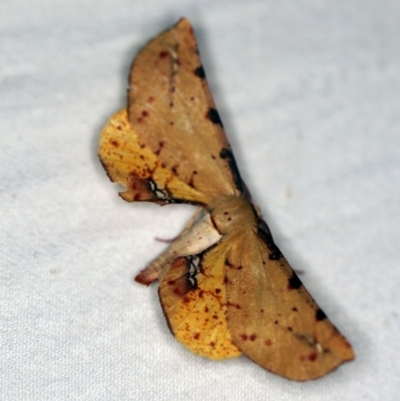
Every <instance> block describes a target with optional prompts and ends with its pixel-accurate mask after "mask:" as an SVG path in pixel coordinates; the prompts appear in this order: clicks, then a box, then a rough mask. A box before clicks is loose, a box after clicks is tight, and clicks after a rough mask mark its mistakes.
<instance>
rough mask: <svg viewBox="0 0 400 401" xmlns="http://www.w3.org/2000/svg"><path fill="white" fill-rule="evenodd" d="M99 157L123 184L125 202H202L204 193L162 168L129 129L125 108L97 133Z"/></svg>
mask: <svg viewBox="0 0 400 401" xmlns="http://www.w3.org/2000/svg"><path fill="white" fill-rule="evenodd" d="M99 157H100V160H101V162H102V164H103V166H104V168H105V170H106V171H107V173H108V175H109V177H110V178H111V180H112V181H114V182H118V183H120V184H122V185H123V186H124V187H125V191H124V192H121V193H120V195H121V197H122V198H123V199H125V200H126V201H128V202H133V201H151V202H155V203H159V204H165V203H170V202H188V203H199V204H202V203H205V201H206V198H205V197H204V195H203V194H202V193H201V192H199V191H198V190H196V189H195V188H193V187H191V186H190V185H188V184H186V183H185V182H183V181H182V180H181V179H180V178H179V177H178V176H177V175H176V174H175V173H174V172H173V171H171V170H170V169H168V168H166V167H165V166H164V165H163V163H162V162H161V161H160V160H159V158H158V157H157V155H156V154H154V153H153V152H152V151H151V150H150V149H149V148H147V147H146V146H145V145H144V144H143V143H142V142H141V141H140V140H139V137H138V135H137V133H136V132H135V131H134V130H133V129H132V127H131V125H130V123H129V121H128V115H127V111H126V110H125V109H124V110H121V111H119V112H117V113H115V114H114V115H113V116H112V117H111V118H110V120H109V121H108V123H107V124H106V126H105V127H104V128H103V131H102V132H101V136H100V144H99Z"/></svg>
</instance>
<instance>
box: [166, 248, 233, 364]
mask: <svg viewBox="0 0 400 401" xmlns="http://www.w3.org/2000/svg"><path fill="white" fill-rule="evenodd" d="M225 249H226V244H224V243H221V242H220V243H218V244H217V245H216V246H214V247H212V248H211V249H210V250H207V251H205V252H204V253H203V254H200V255H193V256H187V257H180V258H177V259H175V261H174V262H173V263H172V264H171V266H169V267H168V269H167V270H166V273H165V275H164V276H163V277H162V278H161V280H160V288H159V294H160V300H161V304H162V307H163V310H164V313H165V316H166V318H167V320H168V323H169V326H170V328H171V331H172V332H173V333H174V335H175V337H176V338H177V339H178V340H179V341H180V342H181V343H182V344H184V345H185V346H186V347H188V348H189V349H190V350H191V351H192V352H194V353H195V354H198V355H201V356H206V357H208V358H211V359H225V358H231V357H235V356H238V355H240V354H241V352H240V351H239V349H238V348H237V347H236V346H235V345H234V344H233V343H232V341H231V334H230V332H229V330H228V325H227V320H226V315H227V303H226V288H225V283H224V277H225V266H224V261H225V255H224V254H225Z"/></svg>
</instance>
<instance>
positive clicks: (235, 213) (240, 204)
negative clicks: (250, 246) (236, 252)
mask: <svg viewBox="0 0 400 401" xmlns="http://www.w3.org/2000/svg"><path fill="white" fill-rule="evenodd" d="M209 209H210V213H211V218H212V220H213V222H214V224H215V226H216V228H217V229H218V231H219V232H220V233H221V234H226V233H228V232H230V231H232V230H238V229H240V230H242V229H246V228H247V227H256V216H255V214H254V208H253V206H252V205H251V204H250V203H249V202H248V201H247V200H246V199H245V198H243V197H241V196H225V197H221V198H218V199H215V200H214V201H212V202H211V203H210V205H209Z"/></svg>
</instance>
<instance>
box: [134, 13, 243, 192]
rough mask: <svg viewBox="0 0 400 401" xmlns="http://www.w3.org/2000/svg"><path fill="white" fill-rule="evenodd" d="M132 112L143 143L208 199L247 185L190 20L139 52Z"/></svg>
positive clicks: (166, 32)
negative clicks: (219, 109)
mask: <svg viewBox="0 0 400 401" xmlns="http://www.w3.org/2000/svg"><path fill="white" fill-rule="evenodd" d="M128 114H129V121H130V123H131V126H132V128H133V130H134V131H135V132H137V134H138V136H139V138H140V140H141V141H142V142H143V144H145V145H146V147H148V148H149V149H150V150H151V151H152V152H153V153H155V154H156V155H157V156H158V158H159V160H160V161H161V163H162V164H163V165H165V166H166V168H167V169H169V170H170V171H174V172H175V173H176V175H177V176H178V177H179V179H180V180H181V181H182V182H184V183H186V184H187V185H189V186H191V187H193V188H194V189H196V190H197V191H199V192H200V193H202V194H203V195H204V196H205V197H206V198H207V199H212V198H215V197H217V196H221V195H229V194H238V193H239V192H242V191H243V188H242V182H241V179H240V176H239V172H238V170H237V167H236V163H235V160H234V158H233V155H232V152H231V150H230V145H229V143H228V140H227V138H226V135H225V132H224V130H223V127H222V123H221V120H220V118H219V115H218V112H217V110H216V108H215V104H214V101H213V99H212V96H211V93H210V90H209V88H208V85H207V82H206V80H205V74H204V69H203V67H202V63H201V60H200V56H199V52H198V49H197V43H196V38H195V36H194V32H193V28H192V26H191V25H190V23H189V21H188V20H186V19H181V20H180V21H179V22H178V23H177V24H176V25H175V26H173V27H172V28H170V29H169V30H167V31H165V32H164V33H162V34H160V35H159V36H157V37H156V38H154V39H153V40H151V41H150V42H149V43H148V44H147V45H146V46H145V47H144V48H143V49H142V50H141V51H140V52H139V54H138V56H137V57H136V59H135V60H134V62H133V65H132V69H131V75H130V90H129V107H128Z"/></svg>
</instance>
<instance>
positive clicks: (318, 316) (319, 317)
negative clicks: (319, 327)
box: [315, 308, 326, 321]
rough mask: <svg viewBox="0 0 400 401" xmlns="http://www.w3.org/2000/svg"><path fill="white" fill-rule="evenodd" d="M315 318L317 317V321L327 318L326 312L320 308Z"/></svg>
mask: <svg viewBox="0 0 400 401" xmlns="http://www.w3.org/2000/svg"><path fill="white" fill-rule="evenodd" d="M315 318H316V319H317V321H321V320H324V319H326V315H325V312H324V311H323V310H322V309H320V308H318V309H317V312H316V313H315Z"/></svg>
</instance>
